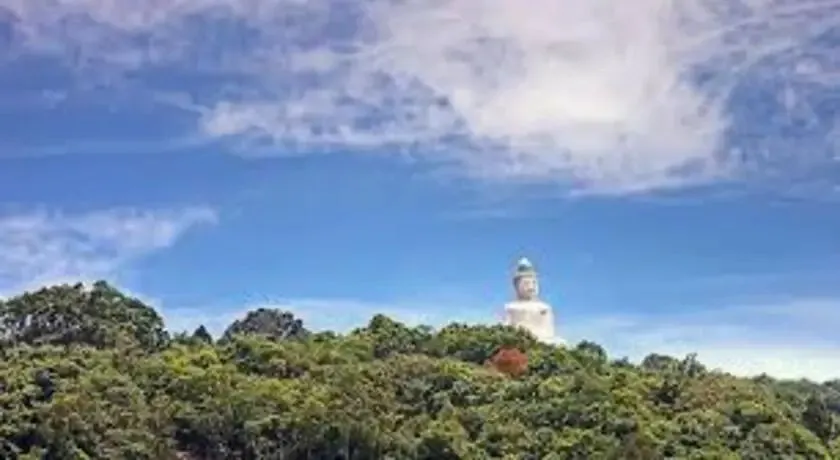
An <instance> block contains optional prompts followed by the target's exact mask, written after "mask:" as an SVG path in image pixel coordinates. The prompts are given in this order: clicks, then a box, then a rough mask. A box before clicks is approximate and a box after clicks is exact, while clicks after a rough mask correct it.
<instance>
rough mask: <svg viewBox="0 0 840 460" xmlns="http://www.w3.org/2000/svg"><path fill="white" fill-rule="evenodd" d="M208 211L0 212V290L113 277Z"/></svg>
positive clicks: (209, 218) (208, 219) (205, 219)
mask: <svg viewBox="0 0 840 460" xmlns="http://www.w3.org/2000/svg"><path fill="white" fill-rule="evenodd" d="M215 219H216V214H215V212H214V211H212V210H211V209H208V208H198V207H196V208H185V209H177V210H162V211H139V210H132V209H114V210H107V211H96V212H90V213H84V214H66V213H62V212H60V211H47V210H40V211H31V212H26V213H21V214H10V215H4V216H2V217H0V293H2V294H6V295H8V294H17V293H19V291H20V290H22V289H29V288H33V287H37V286H40V285H43V284H47V283H55V282H76V281H80V280H81V281H85V280H92V279H97V278H102V277H104V278H113V277H115V276H118V275H119V273H120V271H121V270H122V269H124V268H126V267H128V266H129V265H130V264H131V263H132V262H134V261H136V260H137V259H138V258H140V257H142V256H144V255H147V254H149V253H150V252H153V251H156V250H160V249H163V248H166V247H169V246H171V245H172V244H174V242H175V241H176V240H177V239H178V238H179V237H181V236H182V235H183V233H184V232H185V231H187V230H188V229H190V228H191V227H193V226H195V225H199V224H207V223H212V222H214V221H215Z"/></svg>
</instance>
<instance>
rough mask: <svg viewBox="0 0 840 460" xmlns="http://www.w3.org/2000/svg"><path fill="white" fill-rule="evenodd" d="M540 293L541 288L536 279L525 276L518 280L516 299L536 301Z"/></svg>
mask: <svg viewBox="0 0 840 460" xmlns="http://www.w3.org/2000/svg"><path fill="white" fill-rule="evenodd" d="M539 293H540V287H539V284H538V283H537V278H536V277H533V276H523V277H521V278H519V279H518V280H516V298H517V299H518V300H534V299H536V298H537V295H539Z"/></svg>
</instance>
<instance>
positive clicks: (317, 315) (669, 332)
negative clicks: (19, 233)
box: [164, 299, 840, 380]
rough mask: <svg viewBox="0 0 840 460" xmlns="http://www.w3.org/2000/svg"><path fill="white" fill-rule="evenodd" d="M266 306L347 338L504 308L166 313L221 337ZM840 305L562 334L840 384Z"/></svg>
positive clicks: (647, 319) (483, 317)
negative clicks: (378, 327)
mask: <svg viewBox="0 0 840 460" xmlns="http://www.w3.org/2000/svg"><path fill="white" fill-rule="evenodd" d="M260 306H267V307H274V308H281V309H285V310H289V311H292V312H294V313H295V314H296V315H297V316H298V317H300V318H301V319H303V320H304V322H305V323H306V325H307V326H308V327H310V328H312V329H315V330H323V329H329V330H335V331H340V332H346V331H349V330H350V329H352V328H354V327H359V326H363V325H365V324H366V323H367V321H368V320H370V318H371V317H372V316H373V315H374V314H376V313H383V314H386V315H388V316H390V317H392V318H395V319H398V320H400V321H403V322H405V323H407V324H410V325H419V324H426V325H431V326H435V327H439V326H442V325H445V324H449V323H451V322H466V323H470V324H487V323H495V322H497V321H499V319H500V312H499V311H497V310H498V309H494V308H492V307H481V308H468V307H466V306H463V305H457V306H456V305H445V304H440V303H436V304H433V303H431V302H430V303H428V304H423V303H416V302H410V303H400V302H394V303H378V302H365V301H359V300H352V299H285V300H274V301H267V302H265V303H259V304H254V305H249V306H247V307H244V308H236V309H230V310H226V311H225V312H223V313H218V312H207V311H204V312H202V311H199V310H192V309H184V310H179V309H173V310H168V311H166V310H165V311H164V315H165V316H166V319H167V324H168V325H169V326H170V327H171V328H172V329H174V330H190V329H192V328H195V327H196V326H197V325H198V324H205V326H207V327H208V328H209V329H210V330H211V331H213V333H215V334H220V333H221V332H222V331H223V330H224V328H225V327H226V326H227V325H228V324H230V323H231V322H232V321H233V320H235V319H237V318H239V317H242V316H244V314H245V313H246V312H247V311H248V310H250V309H253V308H258V307H260ZM838 311H840V300H837V299H806V300H798V301H789V302H782V303H777V304H765V305H735V306H728V307H722V308H716V309H713V310H705V311H702V310H700V311H698V310H692V311H674V312H665V313H661V314H656V315H642V314H634V313H627V314H614V313H599V312H597V311H593V312H591V313H590V314H587V315H579V316H575V317H568V316H566V315H564V314H563V310H562V308H557V309H556V312H555V315H556V317H557V327H558V332H559V334H560V335H561V336H562V338H563V339H564V340H565V341H566V342H567V343H569V344H572V345H573V344H574V343H576V342H578V341H580V340H592V341H595V342H597V343H600V344H601V345H603V346H604V347H605V348H607V350H608V351H609V353H610V355H611V356H613V357H615V358H619V357H622V356H627V357H629V358H631V359H632V360H635V361H639V360H641V359H642V358H644V357H645V356H646V355H647V354H649V353H663V354H669V355H672V356H676V357H683V356H685V355H686V354H688V353H698V357H699V359H700V361H702V362H703V363H704V364H706V365H707V366H709V367H711V368H719V369H723V370H725V371H727V372H731V373H734V374H737V375H747V376H750V375H758V374H761V373H767V374H770V375H773V376H776V377H781V378H801V377H806V378H811V379H816V380H827V379H831V378H840V340H837V339H836V331H837V330H838V329H840V314H838V313H837V312H838Z"/></svg>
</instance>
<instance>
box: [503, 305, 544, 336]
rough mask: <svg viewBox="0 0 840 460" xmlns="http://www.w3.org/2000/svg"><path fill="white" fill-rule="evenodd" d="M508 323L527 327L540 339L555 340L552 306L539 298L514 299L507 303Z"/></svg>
mask: <svg viewBox="0 0 840 460" xmlns="http://www.w3.org/2000/svg"><path fill="white" fill-rule="evenodd" d="M505 313H506V318H507V321H506V323H507V324H508V325H511V326H517V327H522V328H525V329H527V330H529V331H531V333H532V334H534V335H535V336H537V338H539V339H540V340H553V338H554V317H553V315H552V313H551V307H549V306H548V304H546V303H544V302H541V301H539V300H524V301H514V302H510V303H508V304H507V305H505Z"/></svg>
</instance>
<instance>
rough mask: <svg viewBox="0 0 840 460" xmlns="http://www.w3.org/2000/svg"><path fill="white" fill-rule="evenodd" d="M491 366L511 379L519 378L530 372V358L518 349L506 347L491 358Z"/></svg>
mask: <svg viewBox="0 0 840 460" xmlns="http://www.w3.org/2000/svg"><path fill="white" fill-rule="evenodd" d="M490 365H491V366H493V367H494V368H495V369H496V370H497V371H499V372H502V373H504V374H507V375H509V376H511V377H519V376H520V375H522V374H524V373H525V372H527V371H528V356H526V355H525V353H522V352H521V351H519V350H518V349H516V348H510V347H504V348H501V349H499V351H497V352H496V354H494V355H493V356H492V357H491V358H490Z"/></svg>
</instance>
